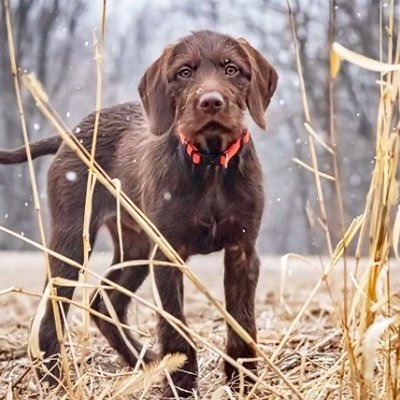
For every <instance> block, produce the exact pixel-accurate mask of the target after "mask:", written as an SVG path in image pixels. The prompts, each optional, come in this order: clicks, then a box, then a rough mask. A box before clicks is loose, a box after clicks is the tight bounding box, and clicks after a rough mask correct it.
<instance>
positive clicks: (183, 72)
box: [178, 67, 192, 79]
mask: <svg viewBox="0 0 400 400" xmlns="http://www.w3.org/2000/svg"><path fill="white" fill-rule="evenodd" d="M178 76H179V77H180V78H182V79H188V78H190V77H191V76H192V70H191V68H189V67H183V68H181V69H180V70H179V72H178Z"/></svg>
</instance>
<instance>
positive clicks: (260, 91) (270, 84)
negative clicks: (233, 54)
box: [238, 38, 278, 129]
mask: <svg viewBox="0 0 400 400" xmlns="http://www.w3.org/2000/svg"><path fill="white" fill-rule="evenodd" d="M238 42H239V44H240V46H241V47H242V49H243V50H244V52H245V53H246V55H247V57H248V60H249V63H250V67H251V80H250V87H249V91H248V93H247V99H246V102H247V108H248V109H249V111H250V114H251V116H252V118H253V120H254V122H255V123H256V124H257V125H258V126H259V127H260V128H262V129H265V117H264V113H265V110H266V109H267V107H268V104H269V102H270V100H271V97H272V95H273V94H274V92H275V89H276V85H277V83H278V74H277V72H276V71H275V69H274V67H273V66H272V65H271V64H270V63H269V62H268V61H267V60H266V59H265V58H264V57H263V56H262V55H261V54H260V53H259V52H258V51H257V50H256V49H255V48H253V47H252V46H251V45H250V44H249V43H248V42H247V41H246V40H245V39H243V38H239V39H238Z"/></svg>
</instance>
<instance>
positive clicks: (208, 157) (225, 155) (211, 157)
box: [179, 129, 250, 168]
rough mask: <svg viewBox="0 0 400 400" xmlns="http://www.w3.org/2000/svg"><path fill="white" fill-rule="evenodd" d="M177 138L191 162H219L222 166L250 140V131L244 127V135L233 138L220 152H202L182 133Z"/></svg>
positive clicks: (196, 163)
mask: <svg viewBox="0 0 400 400" xmlns="http://www.w3.org/2000/svg"><path fill="white" fill-rule="evenodd" d="M179 139H180V141H181V143H182V145H183V146H184V147H185V152H186V154H187V155H188V156H189V157H190V159H191V160H192V162H193V164H195V165H200V164H203V165H204V164H206V165H207V164H208V165H210V164H214V165H215V164H219V165H221V166H223V167H224V168H227V167H228V163H229V161H230V160H231V159H232V158H233V157H234V156H235V155H236V154H237V153H238V152H239V151H240V150H241V148H242V147H243V146H244V145H245V144H246V143H248V142H249V141H250V132H249V131H248V130H247V129H246V131H244V135H243V136H242V137H241V138H239V139H237V140H235V141H234V142H233V143H232V144H231V145H230V146H229V148H228V149H226V150H225V151H224V152H222V153H217V154H206V153H202V152H201V151H200V150H199V149H198V148H197V147H196V146H195V145H193V144H192V143H190V142H189V141H188V140H187V138H186V137H185V135H184V134H183V133H180V134H179Z"/></svg>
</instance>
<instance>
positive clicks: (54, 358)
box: [30, 210, 99, 383]
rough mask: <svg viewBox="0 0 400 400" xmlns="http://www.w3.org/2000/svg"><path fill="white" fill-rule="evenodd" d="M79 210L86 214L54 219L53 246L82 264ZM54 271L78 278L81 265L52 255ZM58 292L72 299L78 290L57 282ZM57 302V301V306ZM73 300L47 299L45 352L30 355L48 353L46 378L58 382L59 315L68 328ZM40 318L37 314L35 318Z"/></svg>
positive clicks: (42, 328)
mask: <svg viewBox="0 0 400 400" xmlns="http://www.w3.org/2000/svg"><path fill="white" fill-rule="evenodd" d="M79 214H82V216H81V217H80V218H79V217H77V218H74V217H73V216H71V218H69V220H68V221H67V223H65V221H63V223H60V222H61V221H58V220H57V218H56V220H54V219H53V226H52V236H51V240H50V248H51V250H53V251H55V252H57V253H59V254H60V255H62V256H64V257H67V258H69V259H71V260H73V261H75V262H77V263H79V264H82V263H83V261H84V260H83V258H84V254H83V228H82V226H83V210H81V211H80V213H79ZM98 228H99V224H97V223H95V222H92V223H91V225H90V228H89V234H90V243H91V246H93V244H94V241H95V238H96V234H97V230H98ZM50 272H51V278H55V277H59V278H63V279H68V280H73V281H77V280H78V278H79V269H78V268H76V267H74V266H71V265H69V264H68V263H66V262H64V261H61V260H60V259H58V258H56V257H52V256H51V257H50ZM54 289H55V290H54V292H53V293H50V294H55V295H57V297H61V298H65V299H66V300H71V298H72V296H73V294H74V289H75V288H74V287H73V286H62V285H58V286H54ZM53 304H56V306H55V307H54V306H53ZM68 309H69V304H68V302H66V301H62V300H61V301H58V302H57V303H53V302H52V301H51V300H48V301H47V304H46V310H45V312H44V314H43V316H41V319H40V323H39V324H40V325H39V338H38V339H39V341H38V344H39V351H40V352H41V353H42V354H35V349H33V348H32V346H31V347H30V355H31V357H33V358H41V356H43V357H44V359H45V360H44V365H45V367H46V368H45V369H44V371H39V373H40V374H41V375H44V376H45V379H46V380H47V381H49V382H50V383H56V382H57V380H58V378H59V377H60V367H59V353H60V343H59V341H58V336H57V328H56V316H57V313H58V317H59V319H60V321H61V330H62V331H63V330H64V329H63V328H64V316H66V315H67V313H68ZM37 318H40V316H39V315H36V317H35V319H37Z"/></svg>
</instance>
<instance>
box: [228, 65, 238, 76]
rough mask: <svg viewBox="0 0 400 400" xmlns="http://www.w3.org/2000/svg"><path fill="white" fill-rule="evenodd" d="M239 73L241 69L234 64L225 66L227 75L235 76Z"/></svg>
mask: <svg viewBox="0 0 400 400" xmlns="http://www.w3.org/2000/svg"><path fill="white" fill-rule="evenodd" d="M238 72H239V69H238V67H237V66H236V65H234V64H228V65H226V66H225V73H226V75H228V76H234V75H236V74H237V73H238Z"/></svg>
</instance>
